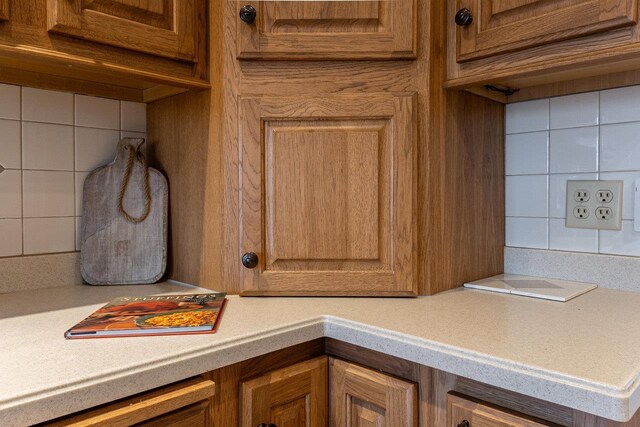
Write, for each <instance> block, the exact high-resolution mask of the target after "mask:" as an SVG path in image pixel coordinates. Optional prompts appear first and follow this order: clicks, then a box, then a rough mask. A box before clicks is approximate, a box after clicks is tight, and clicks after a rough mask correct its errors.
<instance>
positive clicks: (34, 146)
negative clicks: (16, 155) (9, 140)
mask: <svg viewBox="0 0 640 427" xmlns="http://www.w3.org/2000/svg"><path fill="white" fill-rule="evenodd" d="M22 167H23V169H40V170H60V171H72V170H73V126H68V125H56V124H51V123H37V122H23V123H22Z"/></svg>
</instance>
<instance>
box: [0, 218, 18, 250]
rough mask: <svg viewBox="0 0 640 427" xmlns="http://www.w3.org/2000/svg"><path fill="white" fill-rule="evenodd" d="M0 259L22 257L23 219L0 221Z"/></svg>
mask: <svg viewBox="0 0 640 427" xmlns="http://www.w3.org/2000/svg"><path fill="white" fill-rule="evenodd" d="M0 236H2V238H1V239H0V257H6V256H16V255H22V219H0Z"/></svg>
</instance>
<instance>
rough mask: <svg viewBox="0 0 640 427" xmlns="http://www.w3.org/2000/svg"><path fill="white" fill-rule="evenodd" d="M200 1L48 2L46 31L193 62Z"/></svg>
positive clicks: (113, 0)
mask: <svg viewBox="0 0 640 427" xmlns="http://www.w3.org/2000/svg"><path fill="white" fill-rule="evenodd" d="M202 5H203V4H202V1H201V0H117V1H116V0H47V10H48V15H49V16H48V20H49V31H51V32H55V33H59V34H65V35H69V36H73V37H78V38H81V39H85V40H91V41H95V42H99V43H104V44H108V45H112V46H118V47H123V48H126V49H131V50H135V51H139V52H145V53H150V54H153V55H157V56H165V57H169V58H175V59H183V60H188V61H195V52H196V43H197V28H196V25H197V17H198V13H203V12H202V10H203V9H202Z"/></svg>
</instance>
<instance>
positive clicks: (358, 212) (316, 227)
mask: <svg viewBox="0 0 640 427" xmlns="http://www.w3.org/2000/svg"><path fill="white" fill-rule="evenodd" d="M415 114H416V112H415V97H413V96H411V95H402V96H395V95H391V94H389V95H385V94H383V95H374V94H366V95H348V96H342V95H339V96H331V95H324V96H318V97H313V98H311V97H304V96H302V97H296V98H288V97H260V98H243V99H241V101H240V123H241V128H240V137H239V144H240V157H241V158H240V161H239V164H240V168H241V171H240V172H241V181H242V182H241V187H240V218H241V230H242V232H241V251H242V253H243V254H244V256H243V264H244V267H245V268H243V270H242V286H243V289H242V293H243V294H244V295H276V294H278V295H301V294H307V295H322V294H333V295H338V294H339V295H364V294H367V295H414V294H415V293H416V284H415V282H414V280H413V270H414V268H415V267H414V266H415V261H414V245H413V239H414V233H415V225H414V214H413V206H414V205H415V191H416V187H415V185H414V183H415V169H416V167H415V160H416V157H415V150H416V131H415V119H416V115H415ZM242 253H241V254H238V256H239V257H240V256H241V255H242ZM248 254H249V255H251V256H252V257H254V258H253V260H252V261H253V263H248V262H246V261H247V258H246V257H247V256H248Z"/></svg>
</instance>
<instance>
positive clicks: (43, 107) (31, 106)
mask: <svg viewBox="0 0 640 427" xmlns="http://www.w3.org/2000/svg"><path fill="white" fill-rule="evenodd" d="M22 120H26V121H31V122H44V123H59V124H63V125H72V124H73V94H72V93H67V92H57V91H53V90H44V89H35V88H30V87H23V88H22Z"/></svg>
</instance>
